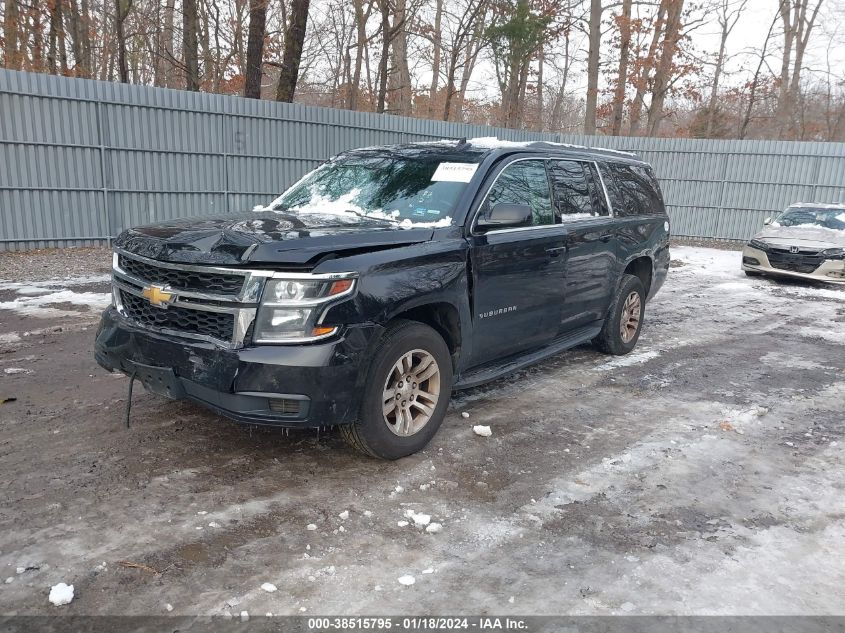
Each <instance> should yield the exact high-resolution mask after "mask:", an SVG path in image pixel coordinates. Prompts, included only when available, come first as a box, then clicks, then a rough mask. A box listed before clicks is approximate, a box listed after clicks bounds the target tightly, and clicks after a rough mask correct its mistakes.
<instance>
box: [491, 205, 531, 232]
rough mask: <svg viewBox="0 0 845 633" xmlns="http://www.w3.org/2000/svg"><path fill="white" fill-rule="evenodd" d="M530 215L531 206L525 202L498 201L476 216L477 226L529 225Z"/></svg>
mask: <svg viewBox="0 0 845 633" xmlns="http://www.w3.org/2000/svg"><path fill="white" fill-rule="evenodd" d="M532 216H533V213H532V212H531V207H530V206H528V205H527V204H513V203H510V202H500V203H499V204H497V205H496V206H495V207H493V208H492V209H490V210H489V211H488V212H487V213H486V214H484V215H482V216H481V217H480V218H478V228H481V229H492V228H504V227H518V226H530V225H531V218H532Z"/></svg>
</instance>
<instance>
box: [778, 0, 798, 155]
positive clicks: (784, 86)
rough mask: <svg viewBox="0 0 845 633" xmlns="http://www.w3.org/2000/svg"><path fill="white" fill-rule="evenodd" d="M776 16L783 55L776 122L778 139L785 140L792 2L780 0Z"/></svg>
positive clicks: (792, 25) (793, 31) (792, 34)
mask: <svg viewBox="0 0 845 633" xmlns="http://www.w3.org/2000/svg"><path fill="white" fill-rule="evenodd" d="M778 14H779V15H780V18H781V21H782V22H783V55H782V56H781V62H780V86H779V89H778V110H777V116H776V122H777V125H778V136H779V138H785V137H786V134H787V129H788V128H789V118H790V116H791V110H792V105H791V104H790V102H789V97H790V94H789V67H790V65H791V64H792V45H793V42H794V41H795V24H794V22H793V21H792V0H780V3H779V5H778Z"/></svg>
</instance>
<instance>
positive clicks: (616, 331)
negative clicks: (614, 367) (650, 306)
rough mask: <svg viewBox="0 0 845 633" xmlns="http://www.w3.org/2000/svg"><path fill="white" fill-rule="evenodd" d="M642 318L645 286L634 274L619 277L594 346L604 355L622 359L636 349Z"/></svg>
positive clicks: (594, 340)
mask: <svg viewBox="0 0 845 633" xmlns="http://www.w3.org/2000/svg"><path fill="white" fill-rule="evenodd" d="M644 315H645V287H644V286H643V282H642V281H640V278H639V277H637V276H635V275H622V279H621V280H620V282H619V288H618V289H617V290H616V295H615V296H614V298H613V303H612V304H611V306H610V310H608V313H607V318H606V319H605V321H604V325H603V326H602V328H601V332H599V335H598V336H597V337H596V338H594V339H593V345H595V346H596V347H597V348H598V349H599V350H601V351H602V352H604V353H606V354H613V355H615V356H622V355H623V354H627V353H628V352H630V351H631V350H632V349H634V348H635V347H636V346H637V341H638V340H639V338H640V332H641V331H642V325H643V316H644Z"/></svg>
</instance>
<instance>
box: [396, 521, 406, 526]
mask: <svg viewBox="0 0 845 633" xmlns="http://www.w3.org/2000/svg"><path fill="white" fill-rule="evenodd" d="M396 525H398V526H399V527H408V522H407V521H397V522H396Z"/></svg>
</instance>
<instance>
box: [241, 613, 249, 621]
mask: <svg viewBox="0 0 845 633" xmlns="http://www.w3.org/2000/svg"><path fill="white" fill-rule="evenodd" d="M241 622H249V612H248V611H241Z"/></svg>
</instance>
